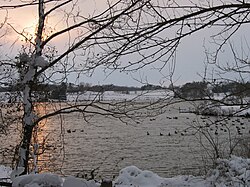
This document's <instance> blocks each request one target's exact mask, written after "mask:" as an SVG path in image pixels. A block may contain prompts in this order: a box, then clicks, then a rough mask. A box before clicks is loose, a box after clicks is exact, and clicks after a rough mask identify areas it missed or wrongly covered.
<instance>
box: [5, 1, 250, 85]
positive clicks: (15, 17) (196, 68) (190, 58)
mask: <svg viewBox="0 0 250 187" xmlns="http://www.w3.org/2000/svg"><path fill="white" fill-rule="evenodd" d="M81 3H83V5H82V6H83V7H84V8H85V10H88V11H86V14H91V12H92V9H93V7H94V9H100V7H103V6H104V1H98V3H96V1H93V0H91V1H90V0H82V1H81ZM4 14H6V12H4V11H2V12H1V15H4ZM8 17H9V20H8V21H9V22H10V23H11V24H13V25H14V26H15V27H16V28H23V27H25V28H27V31H29V32H32V31H33V30H32V29H34V26H35V25H36V19H37V15H36V8H34V9H32V8H31V9H30V8H29V10H28V11H26V10H25V9H20V10H14V11H9V12H8ZM2 18H3V16H2ZM53 19H58V18H56V17H53ZM58 27H60V26H58ZM29 28H30V30H29ZM249 30H250V27H249V26H245V27H244V28H242V29H241V30H240V31H239V32H238V33H237V34H236V36H235V37H234V38H232V41H233V42H234V43H235V46H239V47H238V48H240V45H241V42H240V41H241V40H242V39H244V40H246V41H250V35H249ZM213 32H215V30H213V29H207V30H205V31H202V32H199V33H196V34H194V35H191V36H189V37H187V38H185V39H184V40H182V41H181V44H180V46H179V48H178V50H177V52H176V64H175V65H176V66H175V72H174V76H173V81H174V82H175V84H178V85H179V84H184V83H186V82H191V81H198V80H202V78H201V77H200V76H199V75H198V74H201V75H203V72H204V67H205V66H204V61H205V53H204V50H205V49H204V47H203V46H204V45H205V47H206V48H209V49H210V48H211V47H212V45H211V43H210V42H211V40H210V37H209V36H210V35H211V34H213ZM12 34H13V33H12ZM12 34H10V36H9V37H8V39H10V38H11V35H12ZM59 43H60V42H59ZM59 45H60V44H59ZM13 53H15V50H14V51H13ZM223 58H224V59H223ZM220 60H221V61H225V62H227V61H228V60H230V55H229V53H228V52H226V51H225V53H224V55H222V57H221V59H220ZM107 74H109V72H107V73H106V74H105V73H104V72H103V70H102V69H101V68H99V69H97V70H96V71H95V73H94V74H93V76H92V77H82V78H81V79H80V80H79V81H78V82H88V83H91V84H116V85H127V86H132V85H134V86H140V85H141V82H143V83H146V82H148V83H150V84H163V85H165V86H167V85H168V84H169V82H168V81H167V80H166V79H165V78H164V75H165V76H166V75H168V74H169V71H168V69H167V68H166V69H164V70H163V71H162V72H159V71H158V70H155V69H154V66H148V67H147V68H145V69H143V70H140V71H137V72H134V73H133V74H132V73H129V74H125V73H119V72H113V73H112V74H111V75H109V76H107ZM73 77H74V76H73V75H72V76H71V77H70V78H69V81H70V82H74V80H73Z"/></svg>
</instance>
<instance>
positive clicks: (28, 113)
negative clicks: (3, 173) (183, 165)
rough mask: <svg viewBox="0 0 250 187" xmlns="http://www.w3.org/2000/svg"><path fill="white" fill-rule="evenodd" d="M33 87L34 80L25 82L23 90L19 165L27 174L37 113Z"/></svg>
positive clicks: (30, 71)
mask: <svg viewBox="0 0 250 187" xmlns="http://www.w3.org/2000/svg"><path fill="white" fill-rule="evenodd" d="M34 71H35V69H33V68H32V67H30V69H29V71H28V72H27V74H26V75H27V76H28V74H30V73H32V72H34ZM31 87H32V81H29V82H27V83H26V84H25V88H24V90H23V108H24V115H23V132H22V142H21V146H20V150H19V151H20V152H19V160H18V167H23V168H24V171H23V172H22V173H21V175H22V174H26V173H27V172H28V171H29V164H28V162H29V154H30V144H31V139H32V132H33V128H34V126H35V124H34V121H35V115H34V113H33V105H32V98H31Z"/></svg>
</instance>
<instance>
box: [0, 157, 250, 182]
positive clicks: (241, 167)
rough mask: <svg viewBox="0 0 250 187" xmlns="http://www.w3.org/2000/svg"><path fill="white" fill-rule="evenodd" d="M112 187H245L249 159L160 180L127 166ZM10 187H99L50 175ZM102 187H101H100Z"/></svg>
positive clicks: (1, 173)
mask: <svg viewBox="0 0 250 187" xmlns="http://www.w3.org/2000/svg"><path fill="white" fill-rule="evenodd" d="M10 175H11V172H10V168H6V167H4V166H0V178H7V177H10ZM112 183H113V186H116V187H131V186H132V187H184V186H190V187H249V186H250V159H244V158H240V157H235V156H232V157H231V158H230V159H218V161H217V167H216V168H215V169H213V170H211V171H210V172H209V173H208V174H207V175H206V176H191V175H185V176H176V177H173V178H162V177H160V176H158V175H157V174H155V173H153V172H151V171H142V170H140V169H138V168H137V167H136V166H129V167H126V168H124V169H122V170H121V171H120V174H119V176H118V177H117V178H116V179H115V180H114V181H113V182H112ZM12 186H13V187H40V186H41V187H48V186H53V187H61V186H62V187H99V186H100V183H99V182H96V181H86V180H84V179H80V178H75V177H72V176H69V177H66V178H62V177H60V176H58V175H54V174H46V173H45V174H30V175H26V176H21V177H17V178H15V179H13V185H12ZM104 187H105V186H104Z"/></svg>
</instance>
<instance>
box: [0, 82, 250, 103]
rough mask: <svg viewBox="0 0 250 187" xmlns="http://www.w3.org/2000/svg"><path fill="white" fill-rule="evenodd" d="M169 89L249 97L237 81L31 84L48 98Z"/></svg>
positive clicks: (249, 86) (247, 87)
mask: <svg viewBox="0 0 250 187" xmlns="http://www.w3.org/2000/svg"><path fill="white" fill-rule="evenodd" d="M159 89H169V90H173V91H174V92H175V95H176V97H184V98H203V97H207V96H213V95H214V94H216V93H227V94H231V95H234V96H244V97H245V96H247V97H250V82H246V83H238V82H229V83H227V82H219V83H209V82H203V81H200V82H199V81H196V82H189V83H186V84H184V85H182V86H173V85H170V86H169V87H162V86H159V85H152V84H147V85H143V86H141V87H134V86H116V85H113V84H107V85H90V84H88V83H81V84H79V85H76V84H72V83H64V82H63V83H61V84H38V85H34V86H33V90H35V91H37V92H38V93H40V94H42V95H45V96H46V97H48V98H50V99H56V98H58V97H60V98H66V93H81V92H86V91H92V92H105V91H117V92H123V93H129V92H130V91H143V90H159ZM20 90H21V86H20V85H12V86H9V87H7V86H5V87H0V92H14V91H20Z"/></svg>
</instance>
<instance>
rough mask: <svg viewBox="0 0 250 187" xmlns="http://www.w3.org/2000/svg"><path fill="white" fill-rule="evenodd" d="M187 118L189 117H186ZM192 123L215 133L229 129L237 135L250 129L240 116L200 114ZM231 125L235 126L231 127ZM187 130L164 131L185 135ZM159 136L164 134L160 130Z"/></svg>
mask: <svg viewBox="0 0 250 187" xmlns="http://www.w3.org/2000/svg"><path fill="white" fill-rule="evenodd" d="M166 119H175V120H177V119H178V117H168V116H167V117H166ZM186 119H187V120H188V119H189V117H186ZM154 120H156V119H155V118H151V119H150V121H154ZM248 122H250V119H248ZM192 123H193V124H196V125H197V124H199V125H198V126H196V128H207V129H208V130H210V131H214V134H215V135H219V134H220V133H228V132H229V131H231V132H232V131H233V130H236V132H237V134H238V135H243V132H245V133H246V132H247V133H249V134H250V130H246V120H244V118H241V117H223V116H222V117H217V118H215V117H209V116H201V117H200V120H198V121H197V119H196V120H193V121H192ZM232 127H235V129H234V128H232ZM186 132H187V129H185V130H183V131H177V130H175V131H174V132H172V133H170V132H168V133H166V134H165V135H167V136H171V135H177V134H180V135H181V136H185V135H186ZM146 133H147V135H148V136H149V135H150V133H149V132H148V131H147V132H146ZM159 136H164V134H163V133H162V132H160V133H159Z"/></svg>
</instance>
